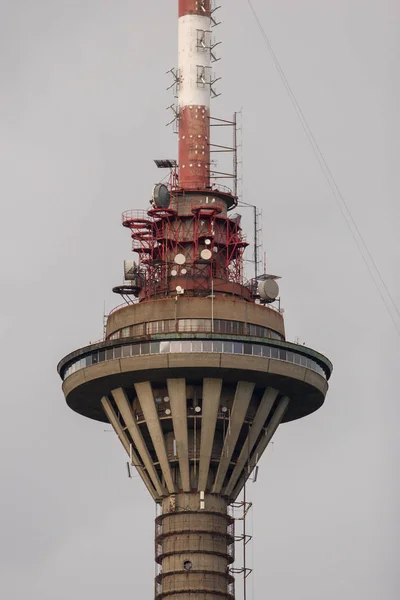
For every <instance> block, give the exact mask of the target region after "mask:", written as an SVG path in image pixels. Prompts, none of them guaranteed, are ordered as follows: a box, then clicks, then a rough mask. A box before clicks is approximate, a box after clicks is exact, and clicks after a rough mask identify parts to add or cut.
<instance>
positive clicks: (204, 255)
mask: <svg viewBox="0 0 400 600" xmlns="http://www.w3.org/2000/svg"><path fill="white" fill-rule="evenodd" d="M200 256H201V258H202V259H203V260H210V258H211V257H212V252H211V250H208V248H205V249H204V250H202V251H201V253H200Z"/></svg>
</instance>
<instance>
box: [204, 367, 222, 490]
mask: <svg viewBox="0 0 400 600" xmlns="http://www.w3.org/2000/svg"><path fill="white" fill-rule="evenodd" d="M221 389H222V379H207V378H206V379H204V381H203V411H202V412H203V416H202V423H207V427H203V426H202V427H201V441H200V466H199V482H198V490H199V491H201V490H203V491H204V490H205V489H206V487H207V480H208V471H209V468H210V460H211V451H212V448H213V443H214V435H215V426H216V424H217V416H218V408H219V405H220V398H221Z"/></svg>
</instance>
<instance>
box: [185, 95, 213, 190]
mask: <svg viewBox="0 0 400 600" xmlns="http://www.w3.org/2000/svg"><path fill="white" fill-rule="evenodd" d="M178 152H179V158H178V163H179V187H180V188H182V189H184V190H195V189H200V190H204V189H207V188H208V187H209V185H210V114H209V111H208V109H207V107H205V106H185V107H183V108H182V109H181V112H180V116H179V151H178Z"/></svg>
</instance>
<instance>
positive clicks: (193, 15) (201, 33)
mask: <svg viewBox="0 0 400 600" xmlns="http://www.w3.org/2000/svg"><path fill="white" fill-rule="evenodd" d="M210 29H211V0H179V27H178V32H179V33H178V34H179V49H178V53H179V66H178V68H179V85H178V88H179V97H178V98H179V99H178V104H179V152H178V154H179V187H180V188H182V189H206V188H207V187H209V183H210V100H211V85H212V75H211V52H212V48H211V31H210Z"/></svg>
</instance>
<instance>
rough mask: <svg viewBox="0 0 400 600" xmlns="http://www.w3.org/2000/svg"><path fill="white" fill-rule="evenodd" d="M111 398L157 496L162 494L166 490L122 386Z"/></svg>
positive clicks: (114, 391)
mask: <svg viewBox="0 0 400 600" xmlns="http://www.w3.org/2000/svg"><path fill="white" fill-rule="evenodd" d="M112 395H113V398H114V400H115V403H116V405H117V406H118V410H119V412H120V413H121V416H122V418H123V420H124V422H125V427H126V428H127V430H128V431H129V433H130V435H131V438H132V441H133V443H134V444H135V447H136V450H137V452H138V454H139V456H140V458H141V459H142V462H143V464H144V466H145V467H146V469H147V472H148V474H149V476H150V479H151V481H152V483H153V485H154V487H155V488H156V491H157V493H158V495H159V496H164V495H165V493H166V490H165V488H164V486H163V485H162V483H161V481H160V479H159V477H158V474H157V471H156V469H155V467H154V465H153V461H152V459H151V456H150V452H149V451H148V449H147V446H146V442H145V441H144V439H143V436H142V433H141V431H140V428H139V426H138V424H137V423H136V419H135V417H134V414H133V412H132V408H131V406H130V404H129V400H128V398H127V396H126V393H125V391H124V390H123V389H122V388H118V389H117V390H113V392H112Z"/></svg>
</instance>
